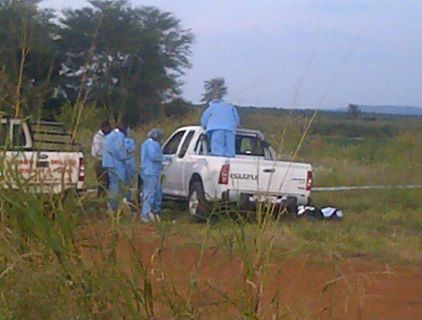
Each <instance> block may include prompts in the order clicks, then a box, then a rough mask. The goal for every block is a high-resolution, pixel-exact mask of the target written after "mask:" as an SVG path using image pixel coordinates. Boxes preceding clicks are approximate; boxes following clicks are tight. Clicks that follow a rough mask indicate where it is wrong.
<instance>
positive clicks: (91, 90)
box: [0, 0, 194, 125]
mask: <svg viewBox="0 0 422 320" xmlns="http://www.w3.org/2000/svg"><path fill="white" fill-rule="evenodd" d="M39 2H40V1H38V0H0V26H1V28H0V108H1V110H3V111H5V112H7V113H11V114H14V115H16V116H19V117H24V116H29V115H31V116H33V117H38V118H43V119H55V117H57V115H59V114H60V113H61V112H63V109H64V108H71V110H72V111H71V113H72V121H76V122H77V121H78V118H80V117H81V116H82V114H83V108H84V106H86V105H93V106H95V108H96V109H98V110H99V111H100V112H103V113H104V117H108V118H110V119H114V120H115V121H119V120H124V121H127V122H128V123H129V124H131V125H137V124H140V123H142V122H146V121H149V120H151V119H152V118H154V117H157V116H159V115H161V114H163V113H164V114H166V115H169V114H170V115H171V112H172V111H171V109H165V106H173V107H174V108H175V109H174V110H176V111H175V112H178V111H177V110H179V111H180V110H182V109H183V108H184V107H185V105H186V102H185V101H184V100H183V99H182V98H181V97H180V94H181V91H180V88H181V85H182V83H183V82H182V81H183V76H184V74H185V71H186V70H187V69H188V68H189V67H190V66H191V64H190V56H191V53H192V44H193V42H194V35H193V33H192V31H191V30H190V29H186V28H184V27H183V26H182V23H181V21H180V20H179V19H178V18H177V17H175V16H174V15H173V14H172V13H169V12H165V11H162V10H160V9H158V8H155V7H149V6H140V7H133V6H131V5H130V4H129V3H128V2H127V1H126V0H90V1H89V4H87V5H86V6H84V7H82V8H78V9H66V10H63V11H61V12H57V11H54V10H52V9H51V8H41V7H40V6H39ZM169 110H170V111H169Z"/></svg>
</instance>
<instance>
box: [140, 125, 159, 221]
mask: <svg viewBox="0 0 422 320" xmlns="http://www.w3.org/2000/svg"><path fill="white" fill-rule="evenodd" d="M162 137H163V132H162V131H161V130H160V129H156V128H155V129H152V130H151V131H150V132H149V133H148V138H147V139H146V140H145V142H144V143H143V144H142V147H141V178H142V180H143V194H142V200H143V202H142V211H141V219H142V221H144V222H148V221H151V220H155V221H159V220H160V212H161V201H162V198H163V192H162V188H161V172H162V170H163V160H164V157H163V153H162V151H161V145H160V141H161V138H162Z"/></svg>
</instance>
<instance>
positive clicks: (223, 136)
mask: <svg viewBox="0 0 422 320" xmlns="http://www.w3.org/2000/svg"><path fill="white" fill-rule="evenodd" d="M239 124H240V118H239V114H238V113H237V110H236V108H235V107H234V106H233V105H232V104H230V103H227V102H224V101H222V100H221V99H220V97H218V96H216V97H215V98H214V100H212V101H211V102H210V103H209V107H208V108H207V109H206V110H205V112H204V113H203V115H202V118H201V126H202V127H203V128H204V129H205V130H206V133H207V134H208V135H210V136H211V155H213V156H220V157H228V158H234V157H235V155H236V148H235V146H236V130H237V127H238V126H239Z"/></svg>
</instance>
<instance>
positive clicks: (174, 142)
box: [163, 130, 186, 155]
mask: <svg viewBox="0 0 422 320" xmlns="http://www.w3.org/2000/svg"><path fill="white" fill-rule="evenodd" d="M185 132H186V131H185V130H182V131H179V132H177V133H176V134H175V135H174V136H173V137H171V139H170V140H169V141H168V142H167V143H166V145H165V146H164V148H163V154H167V155H172V154H176V152H177V149H178V148H179V144H180V142H181V141H182V138H183V136H184V135H185Z"/></svg>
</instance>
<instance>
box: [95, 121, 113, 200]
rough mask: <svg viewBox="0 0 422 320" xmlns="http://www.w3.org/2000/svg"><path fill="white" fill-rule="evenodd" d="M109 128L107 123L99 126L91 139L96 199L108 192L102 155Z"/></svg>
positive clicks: (106, 175)
mask: <svg viewBox="0 0 422 320" xmlns="http://www.w3.org/2000/svg"><path fill="white" fill-rule="evenodd" d="M110 131H111V126H110V123H109V122H108V121H104V122H103V123H102V124H101V128H100V130H98V131H97V132H96V133H95V135H94V138H93V139H92V146H91V155H92V157H93V158H94V159H95V174H96V177H97V183H98V197H103V196H104V195H105V194H106V191H107V190H108V174H107V170H106V169H105V168H103V160H102V159H103V154H104V142H105V137H106V136H107V135H108V134H109V133H110Z"/></svg>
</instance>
